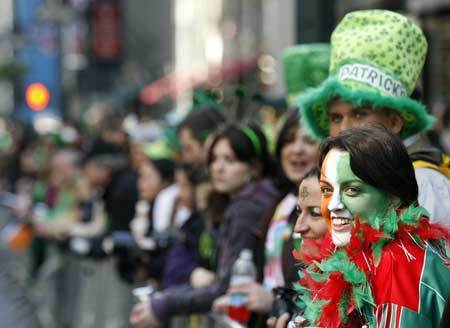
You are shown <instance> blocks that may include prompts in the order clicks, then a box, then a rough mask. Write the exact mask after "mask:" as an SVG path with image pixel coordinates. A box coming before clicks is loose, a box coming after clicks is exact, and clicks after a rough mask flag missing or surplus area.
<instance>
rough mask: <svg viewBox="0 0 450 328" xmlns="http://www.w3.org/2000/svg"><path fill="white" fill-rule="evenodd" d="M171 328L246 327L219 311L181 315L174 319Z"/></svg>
mask: <svg viewBox="0 0 450 328" xmlns="http://www.w3.org/2000/svg"><path fill="white" fill-rule="evenodd" d="M170 328H245V327H244V326H242V325H241V324H239V323H238V322H236V321H233V320H231V319H229V318H228V317H227V316H225V315H222V314H217V313H212V312H211V313H208V314H203V315H196V314H194V315H191V316H179V317H175V318H174V319H172V321H171V324H170Z"/></svg>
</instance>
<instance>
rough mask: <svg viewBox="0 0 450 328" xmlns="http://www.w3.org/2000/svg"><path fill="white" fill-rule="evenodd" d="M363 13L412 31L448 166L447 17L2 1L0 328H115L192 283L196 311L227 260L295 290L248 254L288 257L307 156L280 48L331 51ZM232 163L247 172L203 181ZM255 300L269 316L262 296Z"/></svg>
mask: <svg viewBox="0 0 450 328" xmlns="http://www.w3.org/2000/svg"><path fill="white" fill-rule="evenodd" d="M366 8H385V9H391V10H394V11H397V12H400V13H403V14H405V15H407V16H408V17H409V18H411V19H413V20H414V21H415V22H416V23H417V24H418V25H419V26H421V28H422V29H423V30H424V32H425V34H426V36H427V40H428V42H429V50H428V57H427V61H426V64H425V69H424V71H423V74H422V77H421V80H420V83H419V87H418V90H417V95H416V97H417V98H419V99H420V100H421V101H422V102H423V103H425V104H426V105H427V108H428V109H429V111H430V112H431V113H432V114H433V115H435V116H436V118H437V120H436V124H435V126H434V129H433V130H432V131H430V132H429V133H428V134H429V137H430V140H432V142H433V144H434V145H435V146H437V147H439V148H441V149H443V150H444V151H446V152H447V153H448V152H449V151H450V1H447V0H433V1H431V0H426V1H425V0H398V1H397V0H395V1H394V0H390V1H383V0H379V1H375V0H351V1H350V0H347V1H333V0H316V1H306V0H298V1H294V0H278V1H275V0H245V1H238V0H227V1H223V0H210V1H202V0H151V1H148V0H2V1H1V2H0V13H1V18H0V244H1V246H0V254H1V255H0V256H1V259H0V260H1V261H2V262H1V266H0V267H1V268H0V272H1V273H0V274H1V278H0V295H2V296H0V308H2V310H0V321H2V322H3V323H8V324H5V327H6V326H8V327H34V326H43V327H127V326H129V315H130V311H131V309H132V306H133V304H134V303H135V302H136V300H137V299H136V297H138V298H139V297H141V298H142V297H145V296H146V293H147V292H148V290H139V289H138V290H136V289H135V295H134V296H133V293H132V290H133V288H135V287H139V286H144V285H145V286H149V288H150V289H151V290H153V289H166V288H170V287H173V286H178V285H183V284H187V283H190V284H191V285H192V286H195V287H198V288H200V289H201V290H206V291H205V292H204V293H203V294H199V295H193V296H192V297H193V299H195V300H197V301H198V303H199V304H198V308H197V309H198V310H202V311H205V310H207V308H208V307H209V308H210V307H211V306H212V301H213V300H214V299H215V298H217V297H219V296H220V295H221V294H223V293H224V292H225V291H226V286H225V285H227V284H228V280H227V279H228V278H229V275H230V269H231V266H232V264H233V263H234V262H235V260H236V259H237V258H238V257H239V254H240V250H241V249H243V248H250V249H253V250H255V251H254V252H253V253H254V254H258V251H257V250H258V249H259V250H260V252H259V253H261V254H260V258H258V255H254V256H255V259H254V260H255V262H256V264H257V269H258V271H260V272H258V276H259V279H258V280H260V281H264V284H265V286H270V287H276V286H279V285H280V284H281V285H283V284H284V283H285V281H289V280H292V281H294V280H295V279H296V278H295V277H292V272H289V271H292V270H289V268H290V267H293V268H295V267H294V266H293V265H292V263H287V264H286V263H283V265H280V264H279V263H278V264H273V265H274V267H275V269H273V270H274V271H270V266H267V265H266V266H265V265H264V261H265V260H266V261H267V258H266V259H264V254H266V255H267V252H269V253H270V252H271V251H273V254H274V255H273V258H271V259H270V260H274V261H275V262H276V261H281V260H280V259H279V258H280V257H281V254H282V253H283V252H288V253H289V254H290V251H291V250H292V248H293V246H292V245H293V243H295V240H292V238H291V237H290V235H292V227H293V224H294V223H295V218H296V216H295V214H293V213H294V212H293V210H294V208H295V204H296V198H295V197H294V196H293V195H294V194H295V193H296V186H297V185H298V183H299V182H300V179H301V178H302V177H303V176H304V174H305V173H307V171H308V170H309V169H311V168H312V167H313V166H314V165H315V164H316V162H315V155H316V154H317V147H318V145H317V144H316V142H315V141H313V140H311V139H309V137H308V136H306V134H305V132H304V131H303V130H302V128H301V127H300V126H299V123H298V116H297V114H296V112H295V111H292V108H291V106H292V103H291V102H289V101H288V95H289V87H288V85H287V82H288V81H287V80H289V78H290V77H289V66H286V67H285V69H284V70H283V64H284V62H283V60H282V59H283V52H282V50H283V49H284V48H286V47H288V46H292V45H295V44H305V43H317V42H329V36H330V33H331V31H332V30H333V28H334V26H335V25H336V23H337V22H338V21H339V20H340V19H341V18H342V16H343V15H344V14H345V13H347V12H348V11H351V10H355V9H366ZM286 68H287V69H286ZM291 79H295V77H293V78H291ZM286 81H287V82H286ZM317 82H320V81H317ZM221 137H223V138H222V139H221ZM221 140H228V144H225V146H224V145H223V144H221V143H220V141H221ZM255 145H258V146H255ZM227 147H228V148H227ZM222 148H224V149H222ZM213 150H217V152H214V151H213ZM222 150H223V152H220V151H222ZM227 152H228V153H227ZM230 152H231V155H230ZM230 158H231V159H230ZM236 160H237V161H238V162H239V163H246V165H244V167H243V168H241V167H238V168H235V167H233V168H232V169H231V170H235V171H231V173H230V172H228V171H226V169H223V168H221V167H219V166H220V165H222V164H221V162H220V161H223V162H224V163H226V164H223V165H227V163H228V162H233V161H236ZM214 165H216V166H217V167H214ZM225 171H226V172H225ZM214 174H216V176H214ZM211 175H213V176H212V177H211ZM211 178H212V179H216V181H215V184H213V185H214V187H212V184H211V181H210V179H211ZM220 188H222V189H220ZM211 190H212V191H213V192H211ZM280 204H281V205H282V206H280ZM267 212H269V213H267ZM243 215H246V216H247V217H249V218H250V219H249V220H248V221H247V222H246V224H242V225H236V224H233V222H234V221H233V218H234V217H239V216H243ZM278 217H281V218H282V219H279V218H278ZM275 218H276V219H275ZM278 221H280V222H278ZM230 222H231V223H230ZM274 222H275V223H277V224H274ZM277 231H278V232H277ZM286 234H287V237H286ZM266 236H269V237H267V238H273V239H274V240H281V241H282V242H281V244H277V242H273V243H274V245H271V244H270V243H267V242H265V240H266ZM294 239H295V238H294ZM285 241H289V243H288V242H285ZM278 245H281V246H278ZM280 247H281V248H282V250H280V249H279V248H280ZM264 248H266V253H264ZM258 261H259V262H258ZM258 263H259V265H258ZM266 264H267V263H266ZM277 268H278V269H277ZM267 270H269V272H265V271H267ZM263 271H264V272H263ZM290 275H291V276H290ZM208 286H209V287H208ZM224 286H225V287H224ZM202 288H203V289H202ZM208 288H209V289H208ZM255 288H256V287H255ZM188 293H189V292H188ZM261 293H263V291H262V290H261ZM260 299H261V300H265V299H267V300H268V301H267V302H269V305H266V304H257V305H255V306H256V308H257V310H258V311H257V312H260V313H265V314H268V313H270V308H271V303H272V301H273V296H267V295H266V296H264V295H262V296H260ZM174 304H176V303H174ZM174 306H175V305H174ZM166 312H167V311H166ZM185 312H189V311H188V310H186V311H185ZM180 313H183V311H181V312H180ZM8 320H11V321H8ZM252 320H255V321H254V322H255V323H254V325H255V326H256V325H257V324H258V323H257V321H258V318H252ZM261 320H262V319H261ZM261 320H260V322H263V321H261ZM200 322H201V318H199V317H195V316H192V317H190V318H189V319H186V321H183V322H182V323H181V324H180V325H181V326H185V325H187V324H190V325H191V326H192V327H195V326H199V325H200V324H201V323H200ZM264 322H265V321H264ZM209 324H211V322H209ZM204 325H208V324H206V323H204Z"/></svg>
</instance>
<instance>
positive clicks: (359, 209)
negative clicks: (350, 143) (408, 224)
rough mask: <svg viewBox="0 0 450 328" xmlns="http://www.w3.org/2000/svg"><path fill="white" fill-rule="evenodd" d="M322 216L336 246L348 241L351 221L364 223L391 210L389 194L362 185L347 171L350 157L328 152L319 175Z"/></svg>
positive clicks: (340, 153)
mask: <svg viewBox="0 0 450 328" xmlns="http://www.w3.org/2000/svg"><path fill="white" fill-rule="evenodd" d="M320 189H321V191H322V204H321V210H322V214H323V216H324V217H325V219H326V220H327V222H328V225H329V228H330V230H331V236H332V237H333V243H334V244H335V245H336V246H345V245H346V244H347V243H348V242H349V241H350V236H351V230H352V225H353V223H354V221H355V217H357V216H358V217H359V218H360V219H361V220H363V221H364V220H368V218H369V217H371V216H373V215H377V216H379V215H383V214H384V213H386V211H387V209H388V208H389V206H391V197H390V196H389V194H387V193H385V192H383V191H381V190H379V189H377V188H375V187H373V186H371V185H369V184H367V183H365V182H363V181H362V180H361V179H360V178H359V177H358V176H356V175H355V174H354V173H353V172H352V170H351V167H350V154H349V153H348V152H345V151H341V150H338V149H332V150H331V151H329V152H328V154H327V156H326V157H325V160H324V162H323V164H322V168H321V173H320Z"/></svg>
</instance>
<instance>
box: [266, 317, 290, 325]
mask: <svg viewBox="0 0 450 328" xmlns="http://www.w3.org/2000/svg"><path fill="white" fill-rule="evenodd" d="M289 318H290V315H289V313H283V314H282V315H281V316H280V317H278V318H275V317H270V318H269V319H267V322H266V324H267V327H268V328H286V327H287V325H288V322H289Z"/></svg>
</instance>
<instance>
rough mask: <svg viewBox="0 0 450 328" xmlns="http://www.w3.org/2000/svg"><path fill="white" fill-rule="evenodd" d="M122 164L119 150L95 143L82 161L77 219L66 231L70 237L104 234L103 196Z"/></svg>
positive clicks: (123, 162)
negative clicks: (113, 174) (113, 175)
mask: <svg viewBox="0 0 450 328" xmlns="http://www.w3.org/2000/svg"><path fill="white" fill-rule="evenodd" d="M124 165H125V158H123V157H121V156H120V149H119V148H118V147H117V146H116V145H114V144H111V143H106V142H103V141H100V140H97V141H96V142H95V143H94V144H93V145H92V147H91V148H90V149H89V150H88V151H87V153H86V154H85V155H84V158H83V160H82V166H81V176H80V183H79V186H78V190H77V195H76V197H77V201H78V219H77V220H76V222H74V223H73V224H72V225H71V226H69V228H68V231H67V232H68V235H69V236H70V237H81V238H92V237H97V236H100V235H102V234H104V233H105V232H106V229H107V226H108V219H107V215H106V212H105V209H104V203H103V199H102V195H103V192H104V189H105V187H106V186H107V185H108V183H109V182H110V180H111V176H112V172H113V171H115V170H116V168H118V167H122V166H124Z"/></svg>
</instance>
